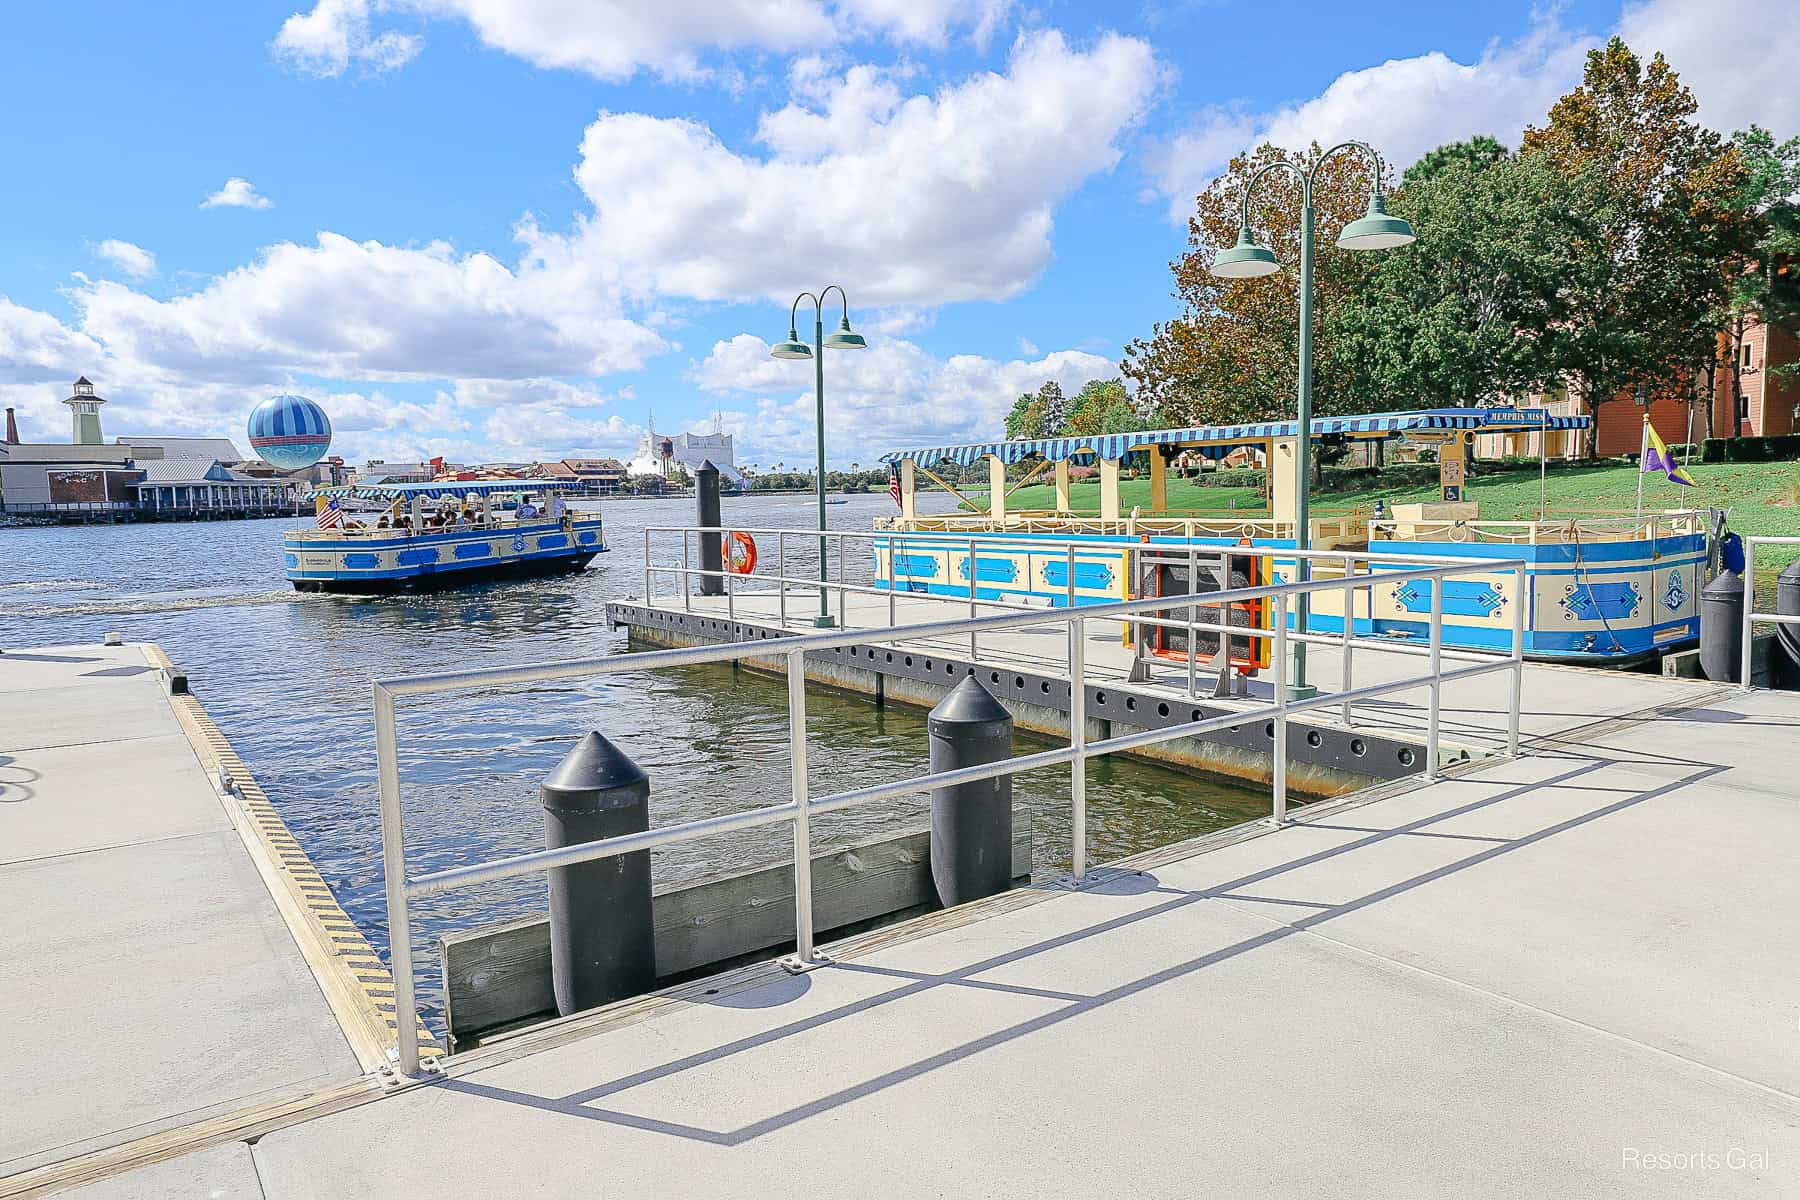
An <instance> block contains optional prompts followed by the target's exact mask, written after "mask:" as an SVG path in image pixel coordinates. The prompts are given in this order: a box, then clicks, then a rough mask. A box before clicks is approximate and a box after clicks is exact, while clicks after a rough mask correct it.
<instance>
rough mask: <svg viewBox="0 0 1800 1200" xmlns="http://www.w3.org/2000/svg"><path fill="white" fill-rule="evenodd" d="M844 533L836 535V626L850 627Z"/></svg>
mask: <svg viewBox="0 0 1800 1200" xmlns="http://www.w3.org/2000/svg"><path fill="white" fill-rule="evenodd" d="M844 541H845V539H844V535H843V533H842V531H840V532H839V533H838V535H837V547H838V576H837V577H838V628H839V629H848V628H850V579H849V577H848V576H847V575H845V574H844Z"/></svg>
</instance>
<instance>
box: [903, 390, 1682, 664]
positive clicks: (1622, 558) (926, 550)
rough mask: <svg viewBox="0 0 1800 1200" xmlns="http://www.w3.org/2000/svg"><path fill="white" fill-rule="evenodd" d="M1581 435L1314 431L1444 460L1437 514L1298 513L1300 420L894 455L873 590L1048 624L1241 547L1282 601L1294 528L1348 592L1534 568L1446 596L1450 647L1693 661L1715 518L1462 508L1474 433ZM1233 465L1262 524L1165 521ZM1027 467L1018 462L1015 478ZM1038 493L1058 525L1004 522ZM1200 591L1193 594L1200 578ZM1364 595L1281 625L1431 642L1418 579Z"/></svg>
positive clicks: (1388, 418)
mask: <svg viewBox="0 0 1800 1200" xmlns="http://www.w3.org/2000/svg"><path fill="white" fill-rule="evenodd" d="M1590 423H1591V422H1590V418H1588V417H1585V416H1555V415H1551V414H1549V413H1547V412H1545V411H1544V410H1542V409H1511V408H1506V409H1494V408H1489V409H1480V408H1452V409H1431V410H1424V411H1420V412H1410V413H1378V414H1370V415H1365V416H1357V417H1332V418H1319V419H1315V420H1314V421H1313V422H1312V428H1311V431H1310V432H1311V437H1312V440H1313V442H1314V443H1319V442H1322V441H1328V440H1331V441H1340V442H1350V443H1355V442H1361V441H1368V440H1372V439H1405V440H1406V441H1407V442H1408V443H1411V444H1414V445H1428V446H1430V447H1431V448H1433V449H1434V450H1435V452H1436V455H1437V459H1438V470H1439V494H1438V499H1437V500H1436V501H1435V502H1431V503H1422V504H1404V505H1395V506H1393V507H1392V508H1391V509H1387V510H1385V511H1383V510H1381V509H1380V508H1379V507H1377V508H1373V509H1368V508H1352V509H1347V510H1341V511H1321V510H1317V509H1312V510H1305V509H1303V508H1302V507H1301V500H1300V489H1299V488H1298V486H1297V483H1298V474H1297V470H1298V468H1297V462H1298V458H1299V456H1298V454H1297V446H1298V440H1299V432H1298V427H1297V423H1296V422H1293V421H1285V422H1282V421H1277V422H1266V423H1257V424H1246V425H1230V426H1201V427H1192V428H1185V429H1161V430H1147V431H1141V432H1137V433H1124V434H1109V435H1097V436H1094V437H1088V438H1050V439H1019V440H1012V441H1003V442H991V443H977V444H963V445H951V446H932V447H921V448H915V449H905V450H899V451H895V452H894V453H891V454H888V455H886V456H884V459H883V461H885V462H887V463H889V464H891V465H892V467H893V469H894V472H895V476H896V484H897V488H896V491H897V494H898V499H899V502H900V507H901V513H900V515H899V516H898V517H896V518H892V519H889V520H885V521H882V522H879V523H878V524H879V527H880V528H882V529H886V530H890V531H892V532H894V533H895V534H896V535H904V536H896V537H895V538H894V539H893V541H892V542H891V543H890V542H888V541H886V540H885V539H883V540H877V542H876V543H875V560H876V561H875V576H876V586H878V587H883V588H898V589H902V590H906V591H910V592H920V593H929V594H936V595H943V596H968V595H970V594H971V593H973V594H974V595H975V596H976V597H978V598H981V599H996V598H1003V597H1004V598H1012V599H1018V600H1021V601H1024V602H1027V603H1040V604H1049V605H1058V606H1061V605H1068V604H1097V603H1105V602H1107V601H1112V600H1122V599H1128V598H1131V597H1134V596H1138V595H1156V594H1159V593H1160V594H1172V593H1173V592H1175V591H1186V590H1188V588H1187V583H1186V580H1187V578H1188V577H1189V576H1188V575H1187V574H1186V571H1187V570H1190V569H1191V568H1184V566H1183V562H1182V559H1183V553H1184V552H1187V551H1191V552H1192V553H1193V554H1194V555H1197V556H1204V557H1213V558H1216V554H1217V552H1218V551H1219V550H1222V549H1225V548H1230V547H1234V546H1243V545H1248V546H1255V547H1262V548H1267V549H1270V550H1273V551H1274V552H1275V553H1274V554H1273V555H1272V556H1271V577H1270V578H1269V579H1267V580H1266V582H1270V583H1281V582H1287V581H1290V580H1292V579H1294V578H1296V577H1297V575H1298V572H1299V569H1300V568H1299V563H1300V560H1299V559H1298V558H1297V557H1283V555H1282V554H1281V553H1280V552H1281V551H1283V550H1286V551H1289V552H1292V551H1294V550H1295V548H1296V546H1297V545H1299V539H1298V538H1297V536H1296V535H1297V533H1298V532H1299V531H1300V529H1301V528H1302V524H1301V522H1302V521H1304V529H1305V531H1306V533H1307V535H1308V537H1307V542H1306V544H1307V545H1308V546H1309V547H1310V548H1312V549H1315V550H1333V551H1347V552H1351V553H1353V554H1354V555H1356V556H1357V565H1356V567H1355V569H1356V570H1357V571H1358V573H1359V574H1360V573H1364V572H1379V571H1382V570H1384V569H1393V568H1396V567H1403V566H1405V565H1406V563H1405V560H1406V559H1407V558H1409V557H1421V556H1423V557H1433V558H1464V559H1477V560H1479V559H1482V558H1492V559H1494V560H1496V561H1499V560H1506V559H1523V560H1524V561H1525V562H1526V563H1527V564H1528V567H1527V570H1526V573H1525V578H1524V580H1523V581H1522V582H1521V581H1520V580H1519V579H1516V578H1515V577H1514V575H1513V573H1512V572H1510V571H1505V570H1497V571H1495V572H1493V573H1492V574H1491V575H1482V574H1479V573H1475V574H1471V575H1468V576H1464V577H1461V578H1458V579H1455V580H1450V581H1448V582H1446V583H1445V585H1444V594H1443V597H1442V600H1441V603H1442V607H1443V613H1444V640H1445V644H1446V645H1450V646H1455V647H1458V648H1465V649H1480V650H1505V649H1506V648H1507V647H1509V646H1510V645H1511V639H1512V625H1513V611H1514V609H1515V608H1516V607H1517V606H1518V605H1521V604H1522V605H1523V606H1524V609H1525V619H1524V632H1525V653H1526V654H1527V655H1528V656H1530V657H1532V658H1535V659H1539V660H1546V661H1560V662H1576V663H1595V664H1610V665H1625V664H1629V663H1633V662H1638V661H1642V660H1644V659H1646V658H1650V657H1654V656H1656V655H1658V654H1660V653H1663V652H1666V651H1668V650H1674V649H1680V648H1683V647H1687V646H1691V645H1693V644H1694V643H1695V641H1696V640H1697V639H1698V637H1699V631H1700V622H1699V596H1700V590H1701V588H1702V586H1703V585H1704V584H1705V580H1706V564H1707V561H1708V549H1709V546H1708V539H1709V536H1710V535H1711V533H1712V528H1711V521H1710V515H1709V514H1708V513H1706V512H1704V511H1698V510H1692V509H1671V510H1657V511H1643V512H1626V513H1617V512H1570V513H1552V512H1549V511H1547V510H1546V509H1544V508H1543V507H1542V506H1540V511H1539V514H1538V519H1536V520H1524V521H1490V520H1483V519H1482V518H1481V514H1480V506H1479V503H1478V502H1477V501H1476V500H1475V499H1474V498H1473V497H1471V496H1470V495H1469V493H1468V490H1467V482H1466V473H1467V472H1466V467H1467V461H1468V453H1469V448H1470V446H1471V444H1472V441H1473V439H1474V437H1475V436H1476V435H1477V434H1480V433H1486V432H1493V431H1497V430H1504V431H1507V432H1511V433H1517V432H1519V431H1521V430H1523V431H1526V432H1529V433H1536V434H1537V435H1538V437H1539V443H1538V444H1539V445H1540V447H1542V446H1544V445H1546V444H1547V443H1548V441H1549V439H1550V438H1551V437H1552V436H1559V435H1566V433H1567V431H1572V430H1577V429H1582V428H1587V427H1588V426H1589V425H1590ZM1232 455H1239V456H1240V457H1247V458H1249V459H1250V460H1252V461H1256V462H1260V463H1261V464H1262V465H1263V466H1264V467H1265V469H1266V471H1267V481H1268V508H1267V510H1266V511H1259V512H1246V511H1242V510H1239V511H1223V510H1214V511H1205V512H1201V511H1182V510H1175V509H1171V508H1170V507H1169V505H1168V504H1167V502H1166V496H1167V481H1168V478H1169V476H1170V475H1171V474H1172V473H1173V471H1174V469H1175V468H1174V467H1173V466H1172V465H1171V464H1174V463H1177V462H1184V461H1185V462H1188V463H1195V462H1198V461H1200V460H1203V459H1208V460H1214V461H1217V460H1220V459H1224V458H1226V457H1228V456H1232ZM944 462H952V463H955V464H957V465H958V466H959V467H960V468H962V470H963V472H964V476H963V478H965V479H966V478H968V472H969V471H970V470H971V469H973V470H974V471H975V472H976V478H977V479H981V478H982V476H985V477H986V478H985V482H986V483H987V485H988V491H987V493H986V495H985V496H982V495H981V494H980V493H978V492H975V493H973V495H964V494H963V493H962V492H960V491H958V489H957V487H956V486H955V484H953V483H952V482H949V481H946V480H945V479H944V478H943V477H942V476H941V475H939V474H938V473H937V470H936V469H935V468H938V467H939V464H941V463H944ZM1019 464H1025V465H1024V467H1023V475H1022V477H1021V469H1020V467H1019ZM984 465H985V470H984V469H983V467H984ZM1073 466H1086V467H1090V468H1092V470H1093V473H1094V475H1095V476H1096V477H1097V479H1098V483H1099V506H1098V511H1097V512H1079V513H1078V512H1076V511H1074V508H1073V506H1072V505H1071V504H1070V499H1069V497H1070V481H1071V467H1073ZM1009 468H1011V472H1010V474H1009ZM1128 470H1141V471H1142V472H1143V473H1146V474H1147V475H1148V482H1149V494H1150V503H1149V504H1148V505H1147V506H1137V507H1133V508H1130V509H1126V508H1124V507H1123V506H1122V504H1121V499H1120V486H1119V485H1120V480H1121V477H1122V476H1123V474H1124V473H1125V472H1126V471H1128ZM1541 470H1543V467H1542V466H1540V471H1541ZM1041 475H1048V476H1049V478H1050V479H1051V480H1052V481H1053V482H1054V494H1055V497H1056V502H1055V507H1054V508H1053V509H1049V510H1041V509H1039V510H1028V511H1026V510H1020V509H1018V508H1017V507H1014V506H1009V504H1008V500H1009V499H1010V497H1011V495H1012V494H1013V493H1014V492H1016V491H1017V490H1018V488H1019V487H1021V486H1023V485H1024V484H1026V483H1029V482H1031V481H1033V480H1035V479H1037V478H1038V477H1039V476H1041ZM921 480H930V481H931V482H933V483H936V484H938V485H940V486H942V487H944V488H945V489H946V490H948V491H950V492H951V493H953V494H955V495H956V496H957V498H958V499H959V500H961V501H962V502H963V506H964V509H965V511H963V512H959V513H953V514H949V515H938V516H923V515H920V514H919V513H918V512H917V509H916V503H915V501H916V490H917V488H918V487H919V485H920V482H921ZM971 491H972V492H973V489H971ZM1303 513H1304V515H1302V514H1303ZM1364 556H1366V557H1364ZM1342 569H1343V568H1342V566H1341V565H1339V564H1337V563H1329V564H1328V563H1324V562H1321V563H1319V564H1317V565H1316V566H1313V567H1311V568H1309V573H1310V577H1311V578H1314V579H1324V578H1335V577H1341V571H1342ZM1196 586H1204V578H1202V581H1201V583H1200V584H1199V585H1196ZM1151 588H1154V589H1156V590H1150V589H1151ZM1362 594H1363V595H1364V596H1371V595H1372V596H1373V600H1372V601H1365V602H1364V603H1366V604H1367V607H1366V608H1363V607H1361V606H1360V605H1359V608H1358V610H1357V611H1355V612H1353V613H1350V614H1346V613H1345V611H1344V601H1343V598H1342V593H1339V592H1337V591H1336V590H1335V589H1334V590H1332V591H1328V592H1322V593H1319V594H1316V595H1314V596H1313V597H1312V598H1311V601H1310V603H1309V604H1308V605H1307V607H1306V612H1305V615H1304V616H1301V615H1300V614H1299V613H1295V614H1293V615H1292V616H1291V617H1290V623H1293V622H1298V621H1300V620H1305V621H1307V622H1308V625H1307V628H1309V629H1312V630H1314V631H1316V632H1319V633H1331V632H1339V631H1341V630H1342V629H1343V626H1344V622H1345V620H1346V619H1349V620H1350V621H1352V622H1353V623H1354V624H1353V629H1354V631H1355V633H1356V635H1357V636H1359V637H1361V636H1367V637H1379V638H1391V639H1395V640H1407V639H1416V640H1421V641H1422V640H1424V639H1425V638H1426V637H1427V633H1428V629H1429V623H1430V615H1431V609H1432V605H1433V596H1432V585H1431V583H1430V582H1429V581H1424V582H1418V581H1409V582H1405V583H1401V584H1398V585H1396V586H1394V587H1391V588H1374V589H1366V590H1364V591H1363V593H1362Z"/></svg>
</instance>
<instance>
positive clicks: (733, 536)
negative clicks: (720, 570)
mask: <svg viewBox="0 0 1800 1200" xmlns="http://www.w3.org/2000/svg"><path fill="white" fill-rule="evenodd" d="M725 569H726V570H727V571H730V572H731V573H732V574H734V575H748V574H750V572H752V571H754V570H756V542H755V541H754V540H753V539H752V538H751V537H750V535H749V534H747V533H739V532H738V531H737V530H735V529H734V530H732V531H731V532H730V533H728V534H726V535H725Z"/></svg>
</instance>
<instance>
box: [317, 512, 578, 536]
mask: <svg viewBox="0 0 1800 1200" xmlns="http://www.w3.org/2000/svg"><path fill="white" fill-rule="evenodd" d="M568 519H569V521H570V522H572V523H573V524H575V525H580V526H584V527H586V526H591V525H599V524H600V523H601V517H600V514H599V513H594V512H585V513H584V512H575V511H574V510H570V511H569V513H568ZM560 523H561V522H559V521H558V520H557V519H556V518H553V517H549V516H544V517H527V518H526V519H525V520H523V521H519V520H517V519H515V518H512V517H510V516H508V517H504V518H503V517H501V516H499V515H496V516H495V517H494V518H493V519H491V520H487V521H471V522H469V523H468V524H467V525H459V524H456V523H455V522H451V523H450V524H448V525H429V524H428V525H425V526H422V527H421V528H418V529H409V528H408V527H407V526H406V524H405V523H404V522H402V523H401V524H398V525H393V524H390V525H386V526H382V525H379V524H371V523H367V522H359V523H358V524H357V525H356V526H355V527H354V528H352V527H350V525H349V522H348V521H346V522H345V523H344V524H343V525H334V526H332V527H331V528H329V529H321V528H318V527H317V526H314V525H302V526H299V527H297V528H294V529H290V530H288V531H287V533H288V536H293V537H298V536H304V537H305V539H306V540H307V541H309V542H310V541H321V540H323V541H331V540H333V539H342V540H344V541H355V540H356V539H358V538H391V537H393V536H394V535H395V534H421V535H424V534H433V533H483V532H486V533H492V532H494V531H495V530H501V529H505V530H513V529H531V528H533V527H536V526H543V527H544V528H546V529H549V528H552V527H554V526H556V525H558V524H560Z"/></svg>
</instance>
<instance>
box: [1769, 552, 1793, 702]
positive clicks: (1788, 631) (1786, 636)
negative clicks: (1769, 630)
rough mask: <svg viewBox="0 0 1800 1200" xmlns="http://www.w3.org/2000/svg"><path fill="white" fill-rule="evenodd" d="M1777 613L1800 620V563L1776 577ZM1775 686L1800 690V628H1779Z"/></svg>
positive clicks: (1775, 657)
mask: <svg viewBox="0 0 1800 1200" xmlns="http://www.w3.org/2000/svg"><path fill="white" fill-rule="evenodd" d="M1775 612H1776V613H1777V614H1778V615H1780V616H1783V617H1800V559H1796V560H1795V561H1794V562H1791V563H1789V564H1788V565H1787V567H1786V568H1785V569H1784V570H1783V571H1782V572H1781V574H1780V575H1777V576H1776V577H1775ZM1771 665H1772V666H1773V668H1774V674H1775V686H1776V687H1784V688H1788V689H1790V690H1800V625H1777V626H1776V627H1775V653H1774V655H1773V658H1772V662H1771Z"/></svg>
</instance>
